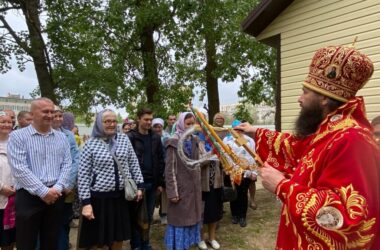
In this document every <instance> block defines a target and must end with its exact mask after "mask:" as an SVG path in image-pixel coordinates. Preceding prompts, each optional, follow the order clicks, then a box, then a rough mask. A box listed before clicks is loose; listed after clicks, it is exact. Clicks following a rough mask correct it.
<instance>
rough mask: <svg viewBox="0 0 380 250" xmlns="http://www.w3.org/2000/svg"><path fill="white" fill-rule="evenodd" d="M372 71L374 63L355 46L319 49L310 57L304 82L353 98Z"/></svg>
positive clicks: (328, 93) (323, 91)
mask: <svg viewBox="0 0 380 250" xmlns="http://www.w3.org/2000/svg"><path fill="white" fill-rule="evenodd" d="M372 74H373V63H372V62H371V60H370V59H369V58H368V57H367V56H366V55H364V54H362V53H360V52H359V51H357V50H355V49H354V48H353V47H342V46H329V47H325V48H321V49H319V50H318V51H317V52H316V53H315V54H314V57H313V59H312V61H311V64H310V67H309V74H308V76H307V77H306V79H305V82H304V83H303V85H304V86H306V87H308V88H310V89H312V90H314V91H316V92H319V93H321V94H323V95H326V96H329V97H331V98H333V99H336V100H339V101H342V102H346V101H347V100H349V99H351V98H353V97H354V96H355V94H356V92H357V91H358V90H359V89H361V88H362V87H363V86H364V85H365V84H366V82H367V81H368V80H369V78H370V77H371V76H372Z"/></svg>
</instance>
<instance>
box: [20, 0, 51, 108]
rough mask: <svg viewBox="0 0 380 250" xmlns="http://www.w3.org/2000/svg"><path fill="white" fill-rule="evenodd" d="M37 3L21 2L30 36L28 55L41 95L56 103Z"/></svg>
mask: <svg viewBox="0 0 380 250" xmlns="http://www.w3.org/2000/svg"><path fill="white" fill-rule="evenodd" d="M20 2H21V1H20ZM39 5H40V1H39V0H25V1H22V3H21V8H22V12H23V14H24V16H25V20H26V25H27V27H28V31H29V37H30V52H29V55H30V56H31V57H32V59H33V63H34V68H35V70H36V75H37V79H38V84H39V87H40V90H41V96H43V97H47V98H50V99H51V100H52V101H53V102H54V103H56V104H58V103H57V97H56V94H55V93H54V89H55V85H54V82H53V77H52V72H51V67H50V63H49V57H48V56H49V55H48V54H47V49H46V45H45V43H44V40H43V37H42V32H41V22H40V17H39Z"/></svg>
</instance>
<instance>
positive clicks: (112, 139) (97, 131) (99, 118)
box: [91, 109, 117, 153]
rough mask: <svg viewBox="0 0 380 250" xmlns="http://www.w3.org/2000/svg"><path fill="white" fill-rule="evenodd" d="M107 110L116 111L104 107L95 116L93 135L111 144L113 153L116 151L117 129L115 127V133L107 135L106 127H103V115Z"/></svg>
mask: <svg viewBox="0 0 380 250" xmlns="http://www.w3.org/2000/svg"><path fill="white" fill-rule="evenodd" d="M105 112H112V113H115V112H114V111H113V110H111V109H104V110H102V111H100V112H99V113H98V114H97V115H96V118H95V123H94V127H93V128H92V133H91V136H92V137H95V138H99V139H103V140H104V141H105V142H107V143H108V144H109V148H110V151H111V153H115V151H116V145H117V142H116V129H115V134H113V135H106V134H105V133H104V128H103V115H104V113H105Z"/></svg>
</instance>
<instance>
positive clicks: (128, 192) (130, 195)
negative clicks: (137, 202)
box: [112, 154, 137, 201]
mask: <svg viewBox="0 0 380 250" xmlns="http://www.w3.org/2000/svg"><path fill="white" fill-rule="evenodd" d="M112 157H113V159H114V160H115V162H116V164H117V167H118V168H119V171H120V173H121V174H122V176H123V180H124V197H125V199H126V200H127V201H133V200H134V199H135V198H136V196H137V185H136V182H135V181H134V180H133V179H129V178H128V176H126V175H125V174H124V171H123V169H122V167H121V164H120V162H119V160H118V159H117V158H116V156H115V155H114V154H112Z"/></svg>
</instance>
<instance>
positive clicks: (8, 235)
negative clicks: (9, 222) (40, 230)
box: [0, 209, 16, 247]
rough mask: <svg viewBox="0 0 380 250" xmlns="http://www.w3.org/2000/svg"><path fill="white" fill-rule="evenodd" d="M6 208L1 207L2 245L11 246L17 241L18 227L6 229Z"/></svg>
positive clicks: (0, 241)
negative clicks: (4, 221) (4, 222)
mask: <svg viewBox="0 0 380 250" xmlns="http://www.w3.org/2000/svg"><path fill="white" fill-rule="evenodd" d="M3 219H4V209H0V247H6V246H10V245H11V244H12V243H14V242H15V241H16V228H12V229H7V230H4V224H3Z"/></svg>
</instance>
